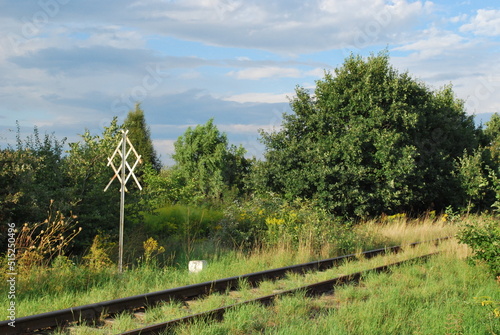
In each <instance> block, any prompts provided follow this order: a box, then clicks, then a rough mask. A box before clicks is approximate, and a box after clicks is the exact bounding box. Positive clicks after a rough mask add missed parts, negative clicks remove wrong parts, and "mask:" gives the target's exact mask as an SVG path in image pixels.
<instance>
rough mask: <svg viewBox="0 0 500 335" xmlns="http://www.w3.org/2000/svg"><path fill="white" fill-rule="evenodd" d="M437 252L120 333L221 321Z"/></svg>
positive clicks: (145, 334)
mask: <svg viewBox="0 0 500 335" xmlns="http://www.w3.org/2000/svg"><path fill="white" fill-rule="evenodd" d="M436 254H438V252H434V253H430V254H426V255H423V256H418V257H414V258H410V259H407V260H403V261H399V262H395V263H391V264H387V265H383V266H379V267H376V268H372V269H367V270H363V271H359V272H356V273H352V274H349V275H344V276H340V277H336V278H333V279H329V280H325V281H321V282H318V283H314V284H310V285H305V286H301V287H298V288H294V289H291V290H287V291H283V292H278V293H274V294H271V295H266V296H263V297H259V298H256V299H251V300H246V301H242V302H239V303H235V304H232V305H228V306H223V307H220V308H216V309H212V310H209V311H206V312H202V313H197V314H192V315H188V316H185V317H182V318H178V319H174V320H170V321H166V322H162V323H158V324H155V325H151V326H146V327H143V328H138V329H134V330H130V331H126V332H124V333H120V335H139V334H140V335H157V334H159V333H160V332H164V331H166V330H171V329H173V328H175V327H178V326H180V325H182V324H188V323H192V322H194V321H196V320H217V321H221V320H222V319H223V318H224V314H225V312H226V311H228V310H230V309H234V308H237V307H239V306H242V305H245V304H250V303H260V304H263V305H270V304H271V303H272V302H273V301H274V300H275V299H276V298H277V297H281V296H285V295H291V294H294V293H297V292H305V294H306V296H318V295H321V294H324V293H327V292H334V291H335V286H340V285H344V284H350V283H358V282H359V281H360V280H361V278H362V276H363V275H364V274H366V273H368V272H377V273H378V272H382V271H387V270H388V269H389V268H392V267H396V266H399V265H401V264H404V263H408V262H410V261H415V260H419V259H427V258H429V257H430V256H433V255H436Z"/></svg>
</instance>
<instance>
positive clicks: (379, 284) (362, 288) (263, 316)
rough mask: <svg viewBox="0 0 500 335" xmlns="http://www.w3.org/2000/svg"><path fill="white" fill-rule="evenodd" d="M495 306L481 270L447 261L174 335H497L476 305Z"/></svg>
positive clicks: (499, 328) (494, 323) (497, 325)
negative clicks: (485, 300) (487, 302)
mask: <svg viewBox="0 0 500 335" xmlns="http://www.w3.org/2000/svg"><path fill="white" fill-rule="evenodd" d="M483 296H489V297H490V298H491V299H492V300H494V301H500V290H499V287H498V283H497V282H496V281H495V280H494V278H492V276H491V274H490V273H488V271H487V269H486V268H485V267H482V266H479V267H476V266H471V265H469V264H467V262H466V261H465V260H463V259H459V258H457V257H456V256H455V255H452V254H445V255H440V256H437V257H433V258H432V259H430V260H428V261H427V262H425V263H417V264H410V265H403V266H401V267H398V268H396V269H394V270H393V271H391V272H390V273H383V274H369V275H367V276H365V277H364V279H363V280H362V282H361V283H360V285H356V286H344V287H342V288H339V289H337V290H336V292H335V294H334V295H333V296H330V297H323V298H321V299H312V298H308V297H305V296H304V295H303V294H302V293H298V294H296V295H294V296H291V297H283V298H280V299H278V301H277V302H276V304H275V305H274V306H273V307H272V308H270V309H264V307H262V306H259V305H250V306H244V307H241V308H236V309H234V310H232V311H230V312H229V313H228V314H227V315H226V317H225V319H224V321H223V322H220V323H215V324H212V323H207V322H203V321H199V322H196V323H195V324H193V325H190V326H182V327H179V328H178V329H177V330H176V334H262V333H264V334H287V335H289V334H375V335H376V334H433V335H434V334H498V333H499V332H500V318H498V317H495V316H494V314H493V313H492V308H491V306H482V305H481V304H480V302H481V299H477V298H479V297H483Z"/></svg>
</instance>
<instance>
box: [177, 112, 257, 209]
mask: <svg viewBox="0 0 500 335" xmlns="http://www.w3.org/2000/svg"><path fill="white" fill-rule="evenodd" d="M174 146H175V153H174V154H173V155H172V158H173V159H174V160H175V162H176V165H175V167H174V168H175V170H176V171H177V173H178V174H179V176H180V177H181V178H182V179H183V182H184V188H185V189H188V190H190V193H191V194H192V195H194V196H195V197H202V198H206V199H210V200H219V199H221V197H222V195H223V193H224V192H225V191H227V190H229V189H230V188H232V187H237V188H239V189H242V184H243V175H244V174H245V173H246V171H247V169H248V165H249V163H248V161H247V160H246V159H245V158H244V154H245V149H244V148H243V147H241V146H240V147H236V146H234V145H231V146H229V145H228V141H227V136H226V134H224V133H220V132H219V130H218V129H217V127H216V126H215V125H214V123H213V119H210V120H208V121H207V123H206V124H204V125H198V126H197V127H196V128H194V129H192V128H191V127H189V128H188V129H187V130H186V132H185V133H184V135H182V136H180V137H179V138H178V139H177V141H176V142H175V143H174Z"/></svg>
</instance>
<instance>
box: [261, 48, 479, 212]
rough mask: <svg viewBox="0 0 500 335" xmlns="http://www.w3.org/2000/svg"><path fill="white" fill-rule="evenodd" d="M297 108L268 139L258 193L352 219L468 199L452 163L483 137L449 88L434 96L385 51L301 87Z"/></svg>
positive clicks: (294, 103) (294, 105)
mask: <svg viewBox="0 0 500 335" xmlns="http://www.w3.org/2000/svg"><path fill="white" fill-rule="evenodd" d="M291 107H292V110H293V112H294V113H293V114H285V115H284V120H283V124H282V128H281V130H279V131H275V132H270V133H266V132H262V133H261V135H262V141H263V143H264V144H265V145H266V152H265V162H263V166H261V167H260V168H259V174H260V179H259V182H260V188H262V189H265V190H271V191H273V192H277V193H279V194H283V195H284V196H285V197H287V198H294V197H303V198H308V199H312V200H314V201H316V202H317V203H318V204H320V205H321V206H323V207H326V208H328V209H329V210H330V211H331V212H333V213H335V214H338V215H345V216H350V217H366V216H370V215H377V214H380V213H383V212H385V213H391V212H399V211H409V212H416V211H421V210H425V209H429V208H435V209H441V208H443V207H444V206H446V205H448V204H449V203H450V202H452V201H457V202H458V201H460V200H461V199H458V198H459V197H460V186H459V181H458V178H455V177H454V176H453V174H452V171H453V169H454V166H455V165H454V160H455V158H457V157H459V156H461V155H462V154H463V152H464V149H468V150H470V151H472V149H474V148H475V147H476V146H477V140H476V135H477V130H476V128H475V126H474V123H473V118H472V117H471V116H467V115H466V114H465V111H464V107H463V103H462V102H461V101H460V100H458V99H456V98H455V96H454V94H453V91H452V89H451V87H444V88H443V89H440V90H437V91H432V90H430V89H429V88H428V87H427V86H425V85H424V84H423V83H421V82H419V81H417V80H415V79H413V78H412V77H411V76H410V75H409V74H408V73H399V72H398V71H396V70H395V69H394V68H393V67H391V66H390V64H389V56H388V55H387V53H385V52H384V53H380V54H379V55H376V56H375V55H372V56H371V57H368V58H367V59H364V58H362V57H359V56H354V55H351V56H350V57H348V58H347V59H346V60H345V62H344V64H343V65H342V66H341V67H340V68H337V69H335V71H334V73H326V74H325V77H324V79H322V80H319V81H317V83H316V89H315V91H314V93H310V92H309V91H308V90H306V89H304V88H302V87H297V89H296V97H295V98H293V99H292V100H291Z"/></svg>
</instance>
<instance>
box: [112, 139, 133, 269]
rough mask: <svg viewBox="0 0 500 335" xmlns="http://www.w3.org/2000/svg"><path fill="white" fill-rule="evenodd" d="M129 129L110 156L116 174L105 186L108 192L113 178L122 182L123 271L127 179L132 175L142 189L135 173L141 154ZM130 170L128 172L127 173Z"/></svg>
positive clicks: (120, 266)
mask: <svg viewBox="0 0 500 335" xmlns="http://www.w3.org/2000/svg"><path fill="white" fill-rule="evenodd" d="M127 133H128V130H122V139H121V141H120V143H118V146H117V147H116V149H115V151H114V152H113V154H112V155H111V157H108V166H111V168H112V169H113V171H114V172H115V175H114V176H113V178H111V180H110V181H109V183H108V185H107V186H106V188H104V192H106V191H107V190H108V188H109V186H110V185H111V183H112V182H113V180H115V178H116V179H118V181H119V182H120V185H121V187H120V192H121V198H120V237H119V245H118V272H120V273H121V272H122V270H123V225H124V221H125V192H128V190H127V187H126V186H125V185H126V184H127V181H128V180H129V179H130V177H131V176H132V177H133V178H134V180H135V183H136V184H137V187H139V189H140V190H142V186H141V184H140V183H139V180H137V177H136V176H135V174H134V169H135V167H136V166H137V164H139V163H140V162H141V155H139V154H137V151H135V149H134V146H133V145H132V143H131V142H130V140H129V139H128V137H127ZM127 144H128V146H129V149H128V151H127ZM131 152H133V153H134V155H135V158H136V160H135V162H134V165H133V166H130V164H129V163H128V161H127V158H128V156H129V155H130V153H131ZM117 155H119V156H121V158H122V160H121V163H120V166H119V168H117V167H116V166H115V164H114V162H113V160H114V159H115V157H116V156H117ZM127 170H128V173H127Z"/></svg>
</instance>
